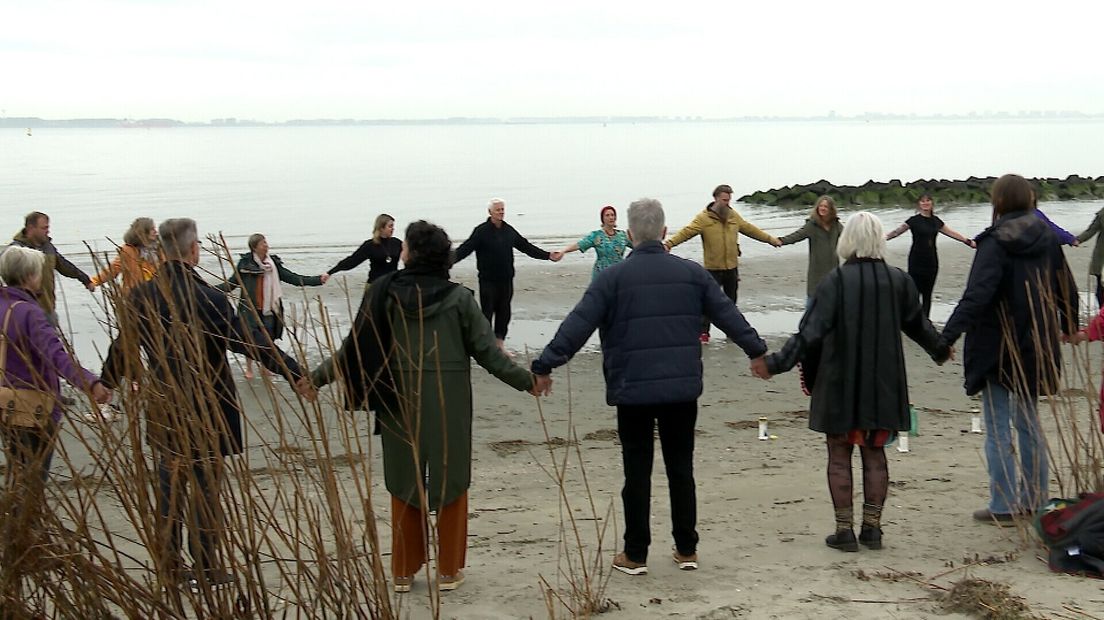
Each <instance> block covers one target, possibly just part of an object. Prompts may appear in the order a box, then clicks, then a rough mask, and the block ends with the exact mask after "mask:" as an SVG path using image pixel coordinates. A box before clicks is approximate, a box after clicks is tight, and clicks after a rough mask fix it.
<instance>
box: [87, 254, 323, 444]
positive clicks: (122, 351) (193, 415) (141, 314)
mask: <svg viewBox="0 0 1104 620" xmlns="http://www.w3.org/2000/svg"><path fill="white" fill-rule="evenodd" d="M127 301H128V303H126V304H122V303H120V304H118V305H117V307H116V313H117V315H118V318H119V322H120V324H121V325H122V326H123V329H122V333H121V334H120V335H119V337H118V338H116V339H115V341H114V342H112V343H111V349H110V350H109V352H108V356H107V360H105V361H104V372H103V376H102V378H101V379H102V380H103V382H104V384H105V385H107V386H108V387H114V386H116V385H118V384H119V382H120V380H121V379H122V377H124V376H126V377H136V376H138V374H139V373H138V365H139V364H141V363H142V361H143V360H142V356H141V355H140V354H139V347H140V348H141V350H142V351H143V352H144V353H145V358H146V362H147V363H148V365H149V370H150V373H149V375H148V376H149V379H150V383H149V384H148V390H149V391H148V394H149V395H150V399H149V400H150V402H149V404H148V407H147V411H148V413H147V416H148V421H147V425H146V430H147V437H148V439H149V441H150V443H151V444H152V445H154V446H156V447H158V448H160V449H163V450H167V451H168V452H169V453H170V454H175V455H181V456H191V457H192V458H202V457H204V456H209V455H211V454H223V455H226V454H236V453H238V452H241V449H242V430H241V406H240V404H239V402H238V391H237V388H236V387H235V386H234V379H233V377H232V376H231V374H230V365H229V363H228V362H227V360H226V351H227V350H228V349H229V350H231V351H233V352H235V353H242V354H244V355H247V356H249V357H251V358H253V359H255V360H257V361H259V362H261V363H262V364H264V366H265V367H266V368H268V369H269V370H272V371H273V372H276V373H279V374H282V375H283V376H285V377H286V378H287V379H288V381H289V382H294V381H296V380H297V379H298V378H299V377H300V376H301V375H302V371H301V370H300V368H299V364H297V363H296V361H295V360H294V359H293V358H291V357H289V356H287V355H286V354H284V353H283V351H280V349H278V348H276V347H271V348H270V347H268V346H267V345H266V344H264V343H257V344H256V345H254V344H252V342H251V341H252V340H253V339H252V338H249V337H248V336H246V332H247V330H246V329H245V328H244V326H243V324H242V322H241V320H240V319H239V318H238V316H237V315H236V314H235V313H234V308H233V306H232V305H231V303H230V300H229V299H228V298H227V297H226V294H225V293H223V292H222V291H219V290H217V289H215V288H214V287H213V286H211V285H209V284H207V283H206V282H204V281H203V279H202V278H200V277H199V275H198V274H196V272H195V270H194V269H193V268H192V267H191V266H189V265H187V264H185V263H183V262H181V261H166V262H165V263H164V264H163V265H162V266H161V268H160V269H159V270H158V271H157V275H155V276H154V277H153V279H152V280H150V281H149V282H144V283H142V284H140V285H138V286H136V287H135V288H134V289H132V290H131V292H130V294H129V296H128V297H127ZM135 336H137V337H136V338H135ZM212 429H213V430H214V434H213V436H212V435H209V434H208V432H209V431H210V430H212Z"/></svg>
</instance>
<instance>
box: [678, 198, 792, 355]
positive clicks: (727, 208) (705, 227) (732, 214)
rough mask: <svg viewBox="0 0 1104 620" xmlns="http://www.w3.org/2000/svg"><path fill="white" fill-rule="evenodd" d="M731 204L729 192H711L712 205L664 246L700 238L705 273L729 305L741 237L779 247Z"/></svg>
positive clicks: (705, 329) (705, 333) (704, 336)
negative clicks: (719, 288)
mask: <svg viewBox="0 0 1104 620" xmlns="http://www.w3.org/2000/svg"><path fill="white" fill-rule="evenodd" d="M731 202H732V188H731V187H730V186H728V185H718V186H717V188H716V189H714V190H713V202H711V203H709V204H708V205H706V207H705V210H704V211H702V212H701V213H699V214H698V215H697V216H696V217H695V218H694V219H693V220H691V222H690V223H689V224H687V225H686V226H685V227H683V229H682V230H680V231H678V232H677V233H675V235H674V236H673V237H671V238H669V239H667V241H665V242H664V245H665V246H667V249H668V250H669V249H671V248H673V247H675V246H676V245H678V244H680V243H682V242H683V241H688V240H690V239H693V238H694V237H695V236H697V235H701V240H702V250H703V252H704V254H705V260H704V261H703V262H704V266H705V269H706V271H708V272H709V273H710V275H712V276H713V279H714V280H716V281H717V284H719V285H720V286H721V288H722V289H723V290H724V292H725V295H728V298H729V299H731V300H732V303H736V290H737V288H738V287H739V284H740V275H739V272H738V270H737V267H738V265H739V262H740V235H741V234H744V235H747V236H749V237H751V238H752V239H755V240H758V241H762V242H763V243H769V244H771V245H773V246H775V247H778V246H780V245H782V242H781V241H780V240H779V239H778V237H775V236H773V235H770V234H768V233H765V232H763V231H762V229H760V228H759V227H758V226H756V225H754V224H752V223H750V222H748V221H747V220H745V219H744V218H742V217H740V214H739V213H737V212H736V210H735V209H733V208H732V206H731V205H730V204H729V203H731ZM701 341H702V342H709V320H708V319H705V318H703V319H702V333H701Z"/></svg>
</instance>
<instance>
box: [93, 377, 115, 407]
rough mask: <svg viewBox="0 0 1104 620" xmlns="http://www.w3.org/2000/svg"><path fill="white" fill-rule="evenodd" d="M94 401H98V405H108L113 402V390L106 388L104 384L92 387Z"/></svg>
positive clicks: (96, 384)
mask: <svg viewBox="0 0 1104 620" xmlns="http://www.w3.org/2000/svg"><path fill="white" fill-rule="evenodd" d="M92 400H94V401H96V404H99V405H106V404H107V403H109V402H111V390H109V389H107V388H106V387H104V384H102V383H99V382H97V383H95V384H93V385H92Z"/></svg>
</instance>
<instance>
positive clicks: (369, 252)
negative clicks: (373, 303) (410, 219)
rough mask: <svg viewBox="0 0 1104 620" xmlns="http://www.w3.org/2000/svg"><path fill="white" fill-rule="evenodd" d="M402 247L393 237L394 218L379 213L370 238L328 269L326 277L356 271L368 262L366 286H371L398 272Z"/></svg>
mask: <svg viewBox="0 0 1104 620" xmlns="http://www.w3.org/2000/svg"><path fill="white" fill-rule="evenodd" d="M402 247H403V244H402V239H398V238H397V237H395V218H393V217H391V216H390V215H388V214H386V213H380V214H379V215H377V216H376V223H375V224H374V225H373V226H372V238H371V239H368V240H367V241H365V242H364V243H362V244H360V247H359V248H357V249H356V251H355V252H353V253H352V254H350V255H349V256H346V257H345V258H343V259H341V261H340V262H338V263H337V264H336V265H334V266H333V267H332V268H330V270H329V271H327V272H326V276H332V275H333V274H335V273H338V272H341V271H348V270H350V269H356V268H357V267H359V266H360V265H361V263H363V262H364V261H368V265H369V266H368V284H371V283H372V282H375V281H376V280H378V279H379V278H381V277H383V276H385V275H387V274H389V273H394V272H395V271H396V270H398V268H399V257H400V256H401V255H402Z"/></svg>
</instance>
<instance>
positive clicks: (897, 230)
mask: <svg viewBox="0 0 1104 620" xmlns="http://www.w3.org/2000/svg"><path fill="white" fill-rule="evenodd" d="M908 229H909V225H908V224H907V223H906V224H901V225H900V226H898V227H897V228H894V229H893V230H891V231H889V232H888V233H886V241H889V240H891V239H896V238H897V237H900V236H901V235H903V234H904V233H905V231H906V230H908Z"/></svg>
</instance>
